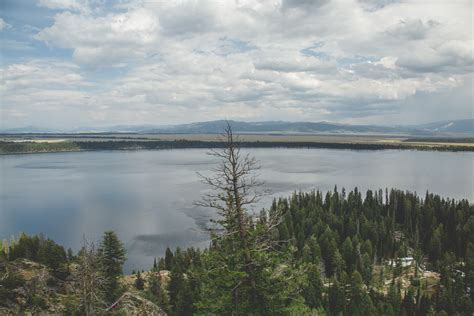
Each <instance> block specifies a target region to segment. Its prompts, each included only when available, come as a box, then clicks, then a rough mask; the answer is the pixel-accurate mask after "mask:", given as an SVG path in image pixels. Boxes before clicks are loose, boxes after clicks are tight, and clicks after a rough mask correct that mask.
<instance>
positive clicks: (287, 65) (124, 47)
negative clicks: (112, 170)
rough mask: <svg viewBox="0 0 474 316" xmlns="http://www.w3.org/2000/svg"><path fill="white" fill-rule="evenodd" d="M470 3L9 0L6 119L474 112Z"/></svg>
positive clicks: (2, 56)
mask: <svg viewBox="0 0 474 316" xmlns="http://www.w3.org/2000/svg"><path fill="white" fill-rule="evenodd" d="M473 12H474V11H473V1H471V0H466V1H463V0H451V1H446V0H410V1H396V0H393V1H392V0H260V1H257V0H213V1H210V0H209V1H207V0H165V1H161V0H148V1H140V0H135V1H130V0H115V1H111V0H38V1H34V0H2V1H0V40H1V41H0V124H1V125H2V126H1V128H16V127H23V126H42V127H50V128H74V127H84V126H89V127H91V126H94V127H99V126H112V125H120V124H126V125H141V124H153V125H167V124H179V123H189V122H196V121H210V120H217V119H233V120H242V121H268V120H285V121H331V122H339V123H349V124H379V125H404V124H420V123H426V122H431V121H442V120H453V119H463V118H473V117H474V114H473V113H474V101H473V90H474V89H473V88H474V87H473V84H474V80H473V77H474V76H473V71H474V53H473V47H474V45H473V44H474V43H473V41H474V38H473V32H474V29H473V15H474V13H473Z"/></svg>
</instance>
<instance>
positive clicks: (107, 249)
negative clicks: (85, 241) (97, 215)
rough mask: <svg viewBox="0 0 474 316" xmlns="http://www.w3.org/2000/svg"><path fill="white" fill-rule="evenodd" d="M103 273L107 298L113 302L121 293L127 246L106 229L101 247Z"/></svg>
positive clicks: (110, 302) (109, 301) (100, 256)
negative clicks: (121, 278)
mask: <svg viewBox="0 0 474 316" xmlns="http://www.w3.org/2000/svg"><path fill="white" fill-rule="evenodd" d="M98 254H99V258H100V262H101V267H102V273H103V275H104V277H105V279H106V292H105V298H106V301H107V303H109V304H112V303H113V302H114V301H115V300H116V299H117V298H118V297H119V296H120V294H121V288H120V284H119V282H118V278H119V277H120V276H121V275H122V266H123V263H124V262H125V248H124V247H123V244H122V242H121V241H120V240H119V239H118V237H117V235H116V234H115V233H114V232H113V231H106V232H105V233H104V236H103V238H102V242H101V244H100V247H99V251H98Z"/></svg>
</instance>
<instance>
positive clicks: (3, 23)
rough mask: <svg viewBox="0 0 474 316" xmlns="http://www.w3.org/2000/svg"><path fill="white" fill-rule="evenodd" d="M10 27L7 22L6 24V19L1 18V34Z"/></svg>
mask: <svg viewBox="0 0 474 316" xmlns="http://www.w3.org/2000/svg"><path fill="white" fill-rule="evenodd" d="M10 27H11V25H10V24H8V23H7V22H5V20H4V19H2V18H0V32H1V31H3V30H5V29H8V28H10Z"/></svg>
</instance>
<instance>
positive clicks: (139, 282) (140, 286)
mask: <svg viewBox="0 0 474 316" xmlns="http://www.w3.org/2000/svg"><path fill="white" fill-rule="evenodd" d="M144 286H145V281H144V280H143V278H142V275H141V273H140V271H138V272H137V278H136V279H135V288H136V289H137V290H139V291H142V290H143V288H144Z"/></svg>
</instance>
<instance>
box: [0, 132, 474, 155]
mask: <svg viewBox="0 0 474 316" xmlns="http://www.w3.org/2000/svg"><path fill="white" fill-rule="evenodd" d="M76 137H77V136H76ZM88 138H91V139H89V140H77V139H74V137H72V136H71V135H68V136H67V140H66V141H58V142H35V141H33V140H25V141H18V142H17V141H11V140H0V154H24V153H44V152H71V151H72V152H74V151H96V150H159V149H183V148H205V149H208V148H222V147H223V144H222V143H221V142H219V141H205V140H188V139H177V140H150V139H147V138H133V139H130V138H128V139H127V138H126V137H125V138H124V137H121V138H118V139H113V140H110V139H108V138H110V136H108V137H107V139H101V137H98V136H96V137H93V136H92V137H91V136H88ZM410 141H411V140H410ZM437 141H440V140H439V139H438V140H437ZM462 141H463V142H464V143H450V141H449V140H444V143H438V144H436V143H433V142H431V143H430V142H429V139H420V140H417V139H415V140H414V141H413V142H411V143H410V142H399V143H375V142H374V143H358V142H334V141H333V142H331V141H329V142H327V141H326V142H318V141H299V140H296V141H242V142H240V146H241V147H242V148H325V149H351V150H386V149H394V150H404V149H408V150H428V151H469V152H471V151H474V146H471V143H472V139H466V140H464V139H463V140H462ZM425 142H426V143H425Z"/></svg>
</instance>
